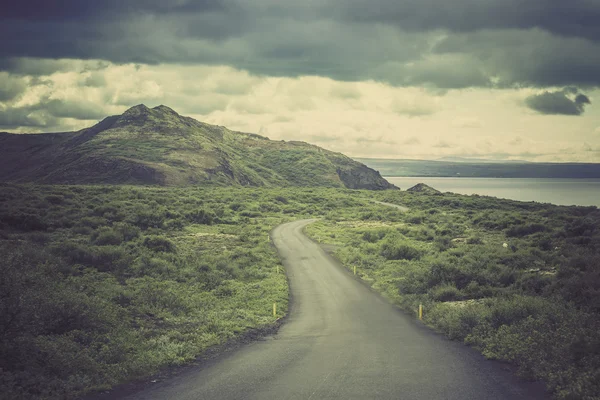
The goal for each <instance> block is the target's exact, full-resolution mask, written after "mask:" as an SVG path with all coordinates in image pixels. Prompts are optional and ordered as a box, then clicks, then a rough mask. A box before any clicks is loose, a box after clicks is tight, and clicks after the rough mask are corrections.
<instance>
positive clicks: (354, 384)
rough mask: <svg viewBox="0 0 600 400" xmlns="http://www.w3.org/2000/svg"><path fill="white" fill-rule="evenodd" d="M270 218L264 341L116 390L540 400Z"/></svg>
mask: <svg viewBox="0 0 600 400" xmlns="http://www.w3.org/2000/svg"><path fill="white" fill-rule="evenodd" d="M312 221H314V220H303V221H295V222H291V223H287V224H284V225H281V226H279V227H278V228H276V229H275V230H274V231H273V232H272V239H273V242H274V243H275V246H277V249H278V250H279V253H280V255H281V257H282V259H283V263H284V265H285V266H286V270H287V274H288V276H289V281H290V290H291V295H292V302H291V307H290V314H289V317H288V320H287V322H286V323H285V324H284V325H283V326H282V327H281V329H280V330H279V332H278V333H277V334H276V335H275V336H273V337H268V338H266V340H262V341H257V342H254V343H251V344H249V345H245V346H242V347H241V348H239V349H238V350H236V351H233V352H230V353H229V354H224V355H222V356H221V357H219V358H217V359H216V360H214V361H213V362H209V363H208V364H207V365H205V366H204V367H201V368H196V369H193V370H190V371H187V372H185V373H183V374H181V375H179V376H177V377H175V378H172V379H169V380H167V381H165V382H161V383H156V384H154V386H151V387H148V388H146V389H145V390H143V391H141V392H138V393H135V394H133V395H129V396H128V397H124V398H126V399H128V400H142V399H144V400H149V399H165V400H166V399H179V400H201V399H219V400H228V399H260V400H269V399H273V400H284V399H406V400H408V399H419V400H434V399H456V400H467V399H474V400H482V399H488V400H491V399H544V398H547V397H546V396H545V395H544V394H543V393H540V388H539V386H537V385H530V384H525V383H522V382H519V381H518V380H517V379H516V378H514V377H513V376H512V375H511V374H510V373H509V372H508V371H506V370H504V369H503V368H501V367H500V366H499V364H497V363H493V362H490V361H486V360H484V359H483V357H482V356H481V355H479V354H477V353H476V352H475V351H473V350H472V349H470V348H468V347H466V346H464V345H462V344H460V343H456V342H451V341H448V340H446V339H444V338H443V337H441V336H440V335H438V334H436V333H434V332H432V331H430V330H429V329H427V328H425V327H423V326H421V325H419V324H418V323H415V322H414V320H412V319H411V318H410V317H408V316H406V315H404V314H403V313H401V312H399V311H398V310H396V309H395V308H394V307H392V306H390V305H389V304H388V303H386V302H385V301H383V300H382V299H381V298H380V297H379V296H378V295H376V294H374V293H373V292H371V291H370V290H369V289H368V288H366V287H365V286H364V285H362V284H361V283H359V282H358V281H356V280H355V279H353V277H352V276H351V275H350V274H348V273H347V272H346V271H345V270H344V269H343V268H342V267H341V266H339V265H337V264H336V263H335V261H333V260H332V259H331V258H330V257H329V256H327V255H326V254H325V253H324V252H323V251H322V250H321V248H320V247H319V246H318V245H317V244H315V243H313V242H312V241H310V240H309V239H308V238H306V236H304V234H303V233H302V229H303V228H304V226H306V225H307V224H309V223H310V222H312Z"/></svg>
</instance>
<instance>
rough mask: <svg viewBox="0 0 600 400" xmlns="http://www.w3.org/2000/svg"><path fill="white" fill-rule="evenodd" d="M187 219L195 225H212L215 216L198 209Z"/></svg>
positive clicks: (187, 215) (187, 216)
mask: <svg viewBox="0 0 600 400" xmlns="http://www.w3.org/2000/svg"><path fill="white" fill-rule="evenodd" d="M185 218H186V219H187V220H188V221H190V222H191V223H193V224H201V225H212V223H213V221H214V219H215V214H214V213H213V212H210V211H206V210H203V209H198V210H195V211H192V212H189V213H187V214H186V215H185Z"/></svg>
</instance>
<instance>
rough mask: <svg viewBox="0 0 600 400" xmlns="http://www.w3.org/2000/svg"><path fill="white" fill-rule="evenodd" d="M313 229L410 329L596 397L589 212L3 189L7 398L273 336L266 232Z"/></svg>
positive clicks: (273, 274) (75, 388)
mask: <svg viewBox="0 0 600 400" xmlns="http://www.w3.org/2000/svg"><path fill="white" fill-rule="evenodd" d="M372 199H377V200H380V201H385V202H390V203H395V204H401V205H405V206H408V207H410V211H409V212H402V211H400V210H398V209H395V208H391V207H387V206H383V205H379V204H375V203H372V202H371V201H370V200H372ZM308 217H316V218H319V221H318V222H316V223H314V224H312V225H310V226H308V227H307V233H308V234H309V235H310V236H312V237H314V238H318V239H319V240H320V241H321V242H323V243H326V244H331V245H335V248H336V249H337V250H336V253H335V255H336V256H337V257H338V258H339V259H340V260H341V261H342V262H343V264H344V265H345V266H346V267H348V268H349V269H353V268H354V267H355V266H356V267H357V274H358V275H359V276H360V277H361V279H363V280H364V281H365V282H366V283H367V284H369V285H371V286H372V287H373V288H374V289H376V290H378V291H380V292H381V293H382V294H384V295H385V296H386V297H387V298H389V299H390V301H392V302H393V303H395V304H397V305H398V306H400V307H402V308H404V309H405V310H407V311H409V312H411V313H414V312H415V310H416V308H417V307H418V304H423V306H424V310H425V314H424V318H425V323H427V324H428V325H430V326H432V327H434V328H435V329H437V330H439V331H440V332H443V333H444V334H446V335H447V336H449V337H450V338H452V339H455V340H462V341H465V342H466V343H468V344H470V345H472V346H474V347H476V348H478V349H479V350H480V351H481V352H482V353H483V354H484V355H485V356H487V357H489V358H497V359H502V360H507V361H509V362H512V363H514V364H516V365H518V366H519V371H520V374H521V375H522V376H524V377H526V378H530V379H542V380H543V381H545V382H546V384H547V385H548V387H549V389H550V390H551V391H552V392H553V393H554V394H555V396H556V398H559V399H593V398H597V397H598V394H599V393H600V390H599V388H598V384H597V382H599V381H600V379H599V378H600V341H599V339H598V335H597V332H598V330H599V329H600V316H599V313H600V295H599V293H600V270H599V269H598V262H599V261H600V255H599V252H600V228H598V227H599V226H600V213H599V211H598V210H597V209H596V208H595V207H558V206H551V205H544V204H537V203H520V202H514V201H508V200H499V199H493V198H484V197H479V196H472V197H468V196H460V195H450V194H445V195H442V196H427V195H421V194H411V193H406V192H400V191H386V192H375V193H374V192H365V191H353V190H347V189H340V188H285V189H282V188H219V187H203V188H198V187H195V188H193V187H187V188H161V187H139V186H34V185H10V184H3V185H0V254H1V255H2V262H1V263H0V268H1V270H0V369H1V370H2V373H1V374H0V392H1V393H2V394H3V398H7V399H29V398H36V399H70V398H75V397H77V396H80V395H82V394H85V393H89V392H93V391H97V390H103V389H107V388H109V387H111V386H113V385H116V384H118V383H121V382H125V381H128V380H131V379H134V378H139V377H143V376H148V375H150V374H152V373H154V372H156V371H159V370H160V369H161V368H164V367H167V366H171V365H179V364H183V363H186V362H188V361H190V360H193V359H194V358H196V357H197V356H198V355H200V354H202V353H203V352H204V351H205V350H206V349H208V348H210V347H211V346H213V345H216V344H219V343H223V342H224V341H226V340H228V339H230V338H233V337H236V336H238V335H240V334H242V333H244V332H247V331H248V330H249V329H257V328H258V329H260V328H263V327H268V326H272V325H273V324H274V323H275V321H276V318H274V317H273V316H272V304H273V302H277V309H278V316H277V317H281V316H283V315H285V314H286V313H287V301H288V300H287V299H288V287H287V282H286V278H285V275H284V274H283V273H278V271H282V270H283V268H282V266H281V264H280V261H279V258H278V256H277V254H276V252H275V249H274V248H273V247H272V246H271V244H270V242H269V240H268V233H269V232H270V231H271V229H273V228H274V227H275V226H277V225H279V224H281V223H283V222H286V221H292V220H295V219H299V218H308ZM505 243H506V246H504V244H505Z"/></svg>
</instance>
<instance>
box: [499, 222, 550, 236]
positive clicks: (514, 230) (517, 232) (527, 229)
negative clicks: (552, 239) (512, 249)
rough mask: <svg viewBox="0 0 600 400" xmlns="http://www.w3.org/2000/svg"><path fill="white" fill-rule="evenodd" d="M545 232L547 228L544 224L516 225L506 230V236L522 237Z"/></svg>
mask: <svg viewBox="0 0 600 400" xmlns="http://www.w3.org/2000/svg"><path fill="white" fill-rule="evenodd" d="M545 230H546V227H545V226H544V225H542V224H525V225H515V226H512V227H510V228H508V229H507V230H506V236H511V237H522V236H527V235H531V234H533V233H537V232H543V231H545Z"/></svg>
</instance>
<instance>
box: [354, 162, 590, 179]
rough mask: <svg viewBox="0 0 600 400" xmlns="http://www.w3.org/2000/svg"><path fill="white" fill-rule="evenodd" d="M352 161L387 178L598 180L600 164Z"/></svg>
mask: <svg viewBox="0 0 600 400" xmlns="http://www.w3.org/2000/svg"><path fill="white" fill-rule="evenodd" d="M355 160H356V161H359V162H361V163H363V164H365V165H367V166H368V167H370V168H373V169H375V170H377V171H379V173H381V175H383V176H387V177H423V178H538V179H540V178H553V179H600V163H534V162H462V161H461V162H457V161H431V160H403V159H398V160H392V159H381V158H355Z"/></svg>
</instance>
